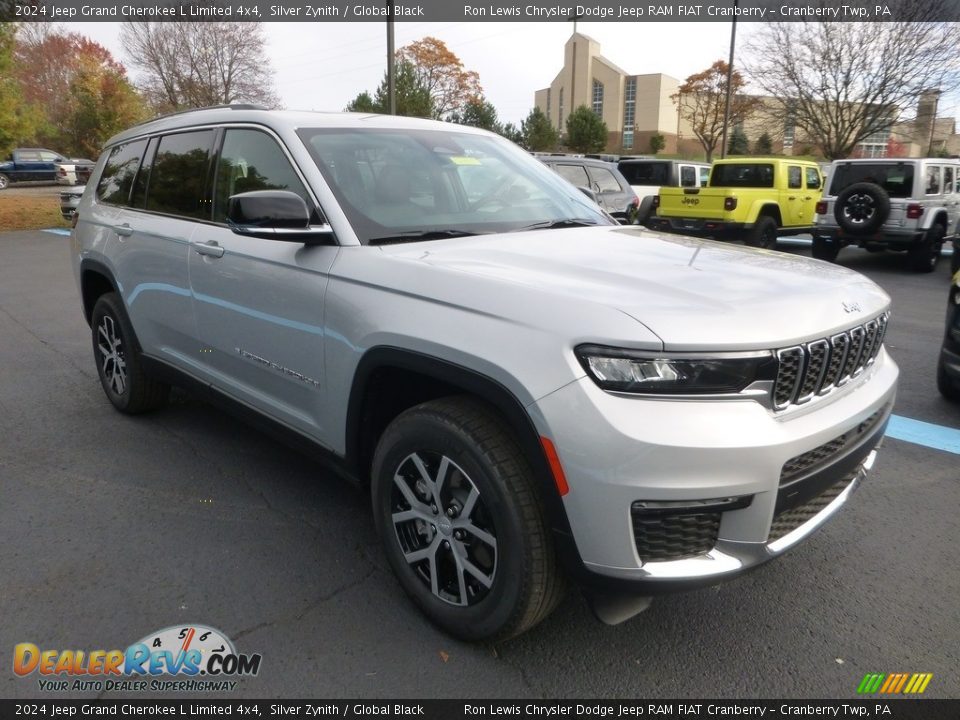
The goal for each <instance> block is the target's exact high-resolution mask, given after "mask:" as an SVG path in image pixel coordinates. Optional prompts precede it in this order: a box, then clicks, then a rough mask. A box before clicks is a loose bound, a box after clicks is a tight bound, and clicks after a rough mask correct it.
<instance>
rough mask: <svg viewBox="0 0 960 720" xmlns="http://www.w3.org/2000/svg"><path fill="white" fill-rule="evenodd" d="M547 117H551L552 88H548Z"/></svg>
mask: <svg viewBox="0 0 960 720" xmlns="http://www.w3.org/2000/svg"><path fill="white" fill-rule="evenodd" d="M547 117H548V118H549V117H550V88H547Z"/></svg>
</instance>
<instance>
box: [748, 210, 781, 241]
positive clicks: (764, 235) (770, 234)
mask: <svg viewBox="0 0 960 720" xmlns="http://www.w3.org/2000/svg"><path fill="white" fill-rule="evenodd" d="M746 243H747V245H749V246H750V247H759V248H766V249H767V250H772V249H773V248H775V247H776V246H777V221H776V220H774V219H773V218H772V217H770V216H768V215H764V216H762V217H759V218H757V222H756V223H754V225H753V229H752V230H751V231H750V234H749V235H747V238H746Z"/></svg>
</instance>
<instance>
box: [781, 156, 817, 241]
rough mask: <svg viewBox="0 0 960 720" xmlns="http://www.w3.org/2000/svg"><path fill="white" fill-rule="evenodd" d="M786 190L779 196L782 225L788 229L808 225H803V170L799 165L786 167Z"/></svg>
mask: <svg viewBox="0 0 960 720" xmlns="http://www.w3.org/2000/svg"><path fill="white" fill-rule="evenodd" d="M786 171H787V189H786V192H784V193H782V194H781V197H782V198H783V199H784V202H783V203H781V205H780V208H781V212H782V216H783V224H784V226H788V227H796V226H798V225H804V224H807V225H809V224H810V223H804V207H805V204H804V202H805V201H804V199H803V198H804V197H805V195H804V192H805V190H804V187H803V168H801V167H800V166H799V165H787V166H786Z"/></svg>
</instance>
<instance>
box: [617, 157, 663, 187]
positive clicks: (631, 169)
mask: <svg viewBox="0 0 960 720" xmlns="http://www.w3.org/2000/svg"><path fill="white" fill-rule="evenodd" d="M617 169H618V170H619V171H620V172H621V173H622V174H623V176H624V177H625V178H626V179H627V182H628V183H630V184H631V185H669V184H670V163H666V162H621V163H620V164H619V165H617Z"/></svg>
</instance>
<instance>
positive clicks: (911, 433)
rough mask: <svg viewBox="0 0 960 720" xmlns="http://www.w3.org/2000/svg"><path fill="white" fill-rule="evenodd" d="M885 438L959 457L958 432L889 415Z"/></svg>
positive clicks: (959, 433) (959, 442) (959, 438)
mask: <svg viewBox="0 0 960 720" xmlns="http://www.w3.org/2000/svg"><path fill="white" fill-rule="evenodd" d="M887 437H891V438H894V439H895V440H903V441H905V442H909V443H913V444H915V445H923V446H924V447H928V448H934V449H935V450H945V451H946V452H949V453H954V454H955V455H960V430H957V429H956V428H950V427H945V426H943V425H934V424H933V423H928V422H923V421H921V420H913V419H911V418H906V417H901V416H900V415H891V416H890V424H889V425H887Z"/></svg>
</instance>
